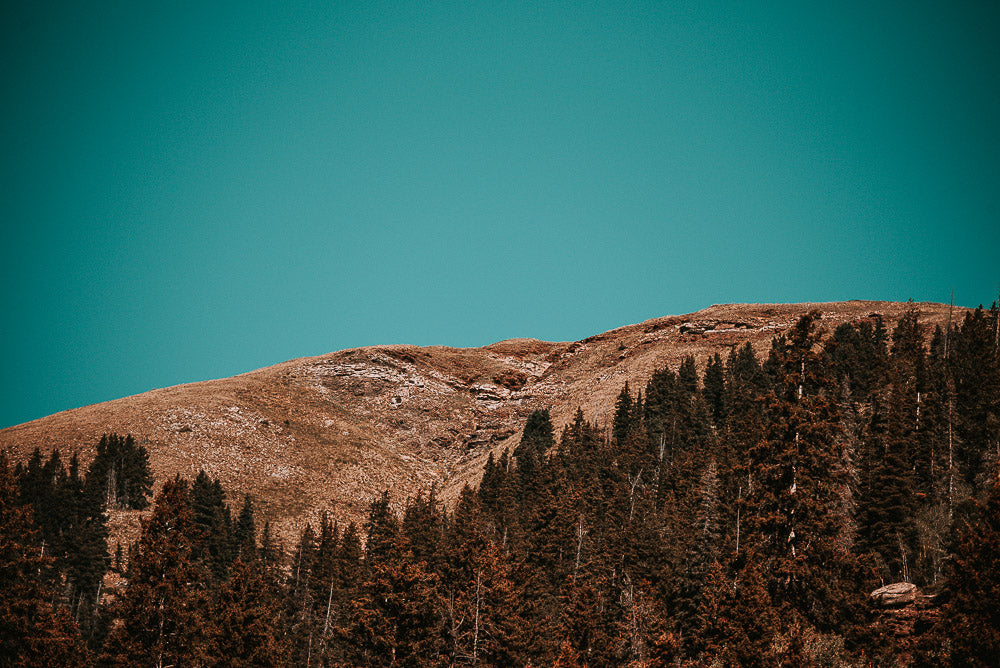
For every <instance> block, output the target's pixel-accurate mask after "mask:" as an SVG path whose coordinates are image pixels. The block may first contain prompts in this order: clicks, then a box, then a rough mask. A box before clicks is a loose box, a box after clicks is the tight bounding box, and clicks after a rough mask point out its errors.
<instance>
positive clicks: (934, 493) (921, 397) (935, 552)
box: [0, 305, 1000, 666]
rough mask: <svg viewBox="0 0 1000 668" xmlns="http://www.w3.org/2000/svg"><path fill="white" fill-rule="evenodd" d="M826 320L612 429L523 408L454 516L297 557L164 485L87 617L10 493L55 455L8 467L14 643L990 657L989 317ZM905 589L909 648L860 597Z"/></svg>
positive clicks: (580, 656) (234, 652) (682, 374)
mask: <svg viewBox="0 0 1000 668" xmlns="http://www.w3.org/2000/svg"><path fill="white" fill-rule="evenodd" d="M818 325H819V322H818V314H815V313H814V314H810V315H808V316H806V317H804V318H802V319H801V320H800V321H799V322H798V323H797V324H796V325H795V326H794V327H793V328H792V329H791V330H789V331H788V332H787V333H785V334H784V335H782V336H779V337H777V338H775V339H774V341H773V342H772V346H771V349H770V351H769V354H768V355H767V357H766V358H765V359H759V358H758V357H757V356H756V355H755V353H754V351H753V349H752V348H751V347H750V346H749V345H745V346H742V347H738V348H735V349H733V350H731V351H730V352H729V354H728V355H727V356H726V358H725V359H723V357H722V355H716V356H714V357H713V358H712V359H711V360H710V361H709V362H708V364H707V366H706V367H705V368H704V369H702V370H700V371H699V369H698V368H697V366H696V364H695V361H694V359H693V358H688V359H686V360H685V361H684V362H683V363H682V364H681V365H680V367H679V368H678V369H676V370H673V369H666V368H665V369H660V370H658V371H656V372H655V373H654V374H653V376H652V377H651V378H650V379H649V381H648V383H647V384H646V385H645V387H643V388H641V389H640V391H635V392H634V390H633V388H630V387H628V386H627V385H626V386H625V388H623V390H622V392H621V394H620V396H619V398H618V401H617V402H616V405H615V407H614V418H613V420H612V421H611V423H610V424H607V425H603V424H602V425H596V424H593V423H590V422H588V421H587V420H586V419H585V418H584V416H583V414H582V413H581V412H579V411H578V412H577V415H576V417H575V419H574V420H573V421H572V422H571V423H570V424H568V425H566V426H565V427H564V428H563V429H562V431H561V432H560V433H558V434H557V433H556V432H555V430H554V428H553V425H552V423H551V420H550V418H549V415H548V413H547V411H536V412H535V413H533V414H532V415H531V416H530V417H529V419H528V422H527V424H526V426H525V428H524V433H523V436H522V439H521V441H520V444H519V445H518V447H517V448H516V449H515V450H514V451H513V452H508V453H503V454H502V455H501V456H500V457H498V458H496V459H494V458H493V457H492V456H491V457H490V459H489V461H488V462H487V464H486V467H485V470H484V473H483V478H482V482H481V484H480V486H479V487H478V489H472V488H466V489H464V490H463V491H462V493H461V495H460V497H459V498H458V500H457V502H456V503H455V504H453V505H450V506H447V507H446V506H445V505H443V504H441V503H439V501H438V499H437V498H436V497H435V495H434V494H433V493H431V494H430V495H422V496H418V497H416V498H413V499H410V500H409V501H407V502H406V504H405V505H404V507H403V508H401V509H400V510H401V512H400V513H397V512H396V511H395V510H394V508H393V507H392V505H391V504H390V498H389V496H388V493H385V494H383V495H382V496H381V497H380V498H378V499H376V500H375V501H374V502H373V503H372V505H371V508H370V512H369V515H368V519H367V521H366V522H365V524H364V525H363V526H361V527H358V526H355V525H349V526H340V525H338V524H336V523H332V522H330V521H329V520H326V519H324V520H323V521H322V522H321V523H320V525H319V526H306V527H305V529H304V531H303V533H302V535H301V537H300V539H299V540H298V543H297V545H296V546H294V549H293V550H291V551H290V553H288V554H286V552H285V550H283V549H282V546H281V545H278V544H277V543H276V542H275V540H274V539H273V537H272V535H271V531H270V528H269V527H268V526H266V525H265V527H264V529H263V530H262V531H261V532H259V534H260V535H259V536H258V535H257V534H258V532H257V531H256V530H255V528H254V513H253V507H252V503H251V501H250V499H249V497H247V498H246V499H245V500H244V503H243V506H242V510H241V512H240V513H239V514H238V516H237V518H236V519H233V516H232V513H231V511H230V508H229V505H228V504H227V502H226V498H225V493H224V490H223V489H222V487H221V485H219V483H218V481H213V480H211V479H210V478H209V477H208V476H206V475H204V474H201V475H199V476H198V478H197V479H196V480H194V481H193V482H188V481H185V480H183V479H180V478H176V479H174V480H170V481H167V482H166V483H165V484H164V485H163V488H162V490H161V491H160V493H159V494H158V495H157V498H156V500H155V503H154V504H153V508H152V511H151V514H150V516H149V518H148V519H147V520H146V521H145V522H144V524H143V531H142V535H141V537H140V539H139V541H138V542H137V543H136V544H135V545H133V546H130V547H129V548H128V549H127V550H126V553H125V554H124V555H123V556H120V557H117V558H116V559H115V560H114V561H115V563H116V565H117V564H121V566H120V567H121V569H122V575H123V576H124V578H125V580H124V585H123V586H122V587H121V588H120V589H119V590H118V591H117V593H116V595H115V597H114V600H113V601H111V602H110V603H107V604H104V605H96V604H94V603H93V601H94V599H93V598H86V595H83V594H80V593H78V594H77V595H76V597H77V599H81V598H82V599H83V600H86V601H89V603H87V605H86V606H81V604H80V603H74V600H75V599H74V598H73V592H74V591H79V592H84V591H85V592H90V591H91V589H85V588H83V587H84V585H82V584H78V583H82V582H83V580H77V579H74V578H76V577H77V576H75V575H73V576H71V575H70V574H69V573H70V571H69V570H68V566H59V567H55V566H53V565H52V564H54V563H59V561H58V559H59V558H58V557H54V556H52V555H53V553H52V552H45V551H44V550H39V546H40V545H45V544H48V545H54V544H55V543H54V542H50V541H52V539H50V538H48V537H47V536H50V535H53V534H51V533H46V532H47V531H50V530H49V529H45V528H43V526H44V523H45V522H46V521H47V520H44V519H43V517H44V516H45V513H46V511H44V510H39V509H40V508H44V507H45V506H44V503H42V502H40V501H38V500H36V499H35V498H33V497H29V496H25V495H24V492H23V491H21V490H23V489H24V488H25V487H26V486H27V487H31V485H30V484H29V483H27V482H26V481H27V480H28V479H29V477H30V475H32V474H30V471H32V470H34V471H36V472H37V471H38V470H40V468H39V467H41V468H44V467H45V466H49V467H50V469H51V470H54V469H56V468H60V467H59V466H57V465H52V464H51V460H50V463H49V464H42V463H41V458H40V456H39V457H36V458H35V459H33V460H32V461H33V462H35V463H34V465H32V464H31V463H29V464H28V466H27V467H22V468H20V469H18V471H17V472H16V473H15V472H14V471H13V470H11V469H10V467H9V466H8V465H7V464H6V463H3V464H2V465H0V525H2V526H0V530H2V532H3V533H2V535H3V542H2V544H0V549H3V550H4V552H3V555H2V558H3V559H4V565H3V568H4V581H5V582H8V581H9V580H7V578H8V576H9V574H10V573H13V572H15V571H16V572H18V573H29V574H35V573H36V572H37V573H38V574H39V575H37V576H35V575H31V577H29V578H28V582H32V583H35V584H33V585H32V586H33V587H35V588H36V589H37V591H35V590H32V591H35V594H43V596H42V599H39V600H42V601H43V603H44V605H42V604H41V603H39V607H37V608H36V609H37V610H39V611H44V615H43V614H42V613H41V612H40V613H39V615H42V616H36V617H35V618H33V619H35V620H36V626H35V627H32V628H34V629H35V630H34V631H32V628H28V629H27V630H25V628H26V627H24V626H23V625H22V626H18V627H17V629H18V632H17V633H21V635H20V636H18V635H17V633H14V634H13V635H9V636H5V637H4V639H3V640H4V643H5V646H6V643H8V642H11V643H13V644H11V645H10V646H11V647H14V648H22V649H23V648H24V647H27V646H29V645H30V646H31V647H35V648H38V647H47V646H49V645H51V647H52V648H54V649H53V650H52V651H59V652H62V653H63V654H61V655H60V656H61V657H62V658H63V659H65V661H64V662H65V663H69V662H70V660H71V659H72V658H73V657H75V658H76V659H77V660H79V661H81V662H89V663H97V664H100V665H134V664H156V665H304V666H342V665H345V666H383V665H387V666H388V665H393V666H395V665H399V666H403V665H413V666H424V665H442V666H444V665H483V666H513V665H535V666H553V665H554V666H584V665H586V666H617V665H634V666H664V665H726V666H751V665H895V664H896V663H897V662H898V661H900V660H906V661H914V662H916V663H918V664H920V665H963V666H965V665H995V662H996V657H997V656H1000V630H998V629H1000V598H998V596H997V595H996V594H997V591H998V590H1000V488H998V486H997V482H996V480H997V464H998V459H1000V364H998V342H1000V341H998V334H1000V330H998V309H997V307H996V305H994V307H993V308H992V309H991V310H989V311H984V310H983V309H977V310H976V311H975V312H973V313H970V314H969V315H968V316H967V317H966V318H965V319H964V321H963V322H962V323H961V324H960V325H957V326H955V327H951V328H948V329H940V328H938V329H935V330H934V331H933V332H930V331H926V328H925V327H924V326H922V325H921V323H920V320H919V313H918V312H917V311H916V310H912V311H910V312H909V313H907V314H906V315H905V316H904V317H903V318H902V319H901V320H900V321H899V322H898V323H895V324H894V325H893V327H892V331H891V332H890V331H889V328H888V326H887V324H886V323H884V322H883V321H882V319H881V318H880V317H878V316H877V315H873V316H871V317H869V318H866V319H862V320H859V321H857V322H854V323H850V324H846V325H842V326H840V327H839V328H837V329H836V331H834V332H833V333H832V334H831V335H826V334H824V333H822V332H821V331H820V328H819V326H818ZM36 460H37V461H36ZM95 461H96V460H95ZM33 466H34V468H32V467H33ZM73 468H74V467H73V466H72V465H71V467H70V471H72V470H73ZM91 469H92V470H93V469H94V467H93V466H92V467H91ZM117 470H118V471H124V470H125V468H124V467H119V468H118V469H117ZM74 475H75V474H72V473H70V472H67V473H66V474H65V477H66V479H70V478H72V477H73V476H74ZM117 475H120V474H117ZM36 477H37V476H36ZM126 477H127V476H126ZM55 478H56V479H61V478H60V477H59V475H56V476H55ZM87 478H88V479H89V474H88V476H87ZM32 479H33V478H32ZM115 479H116V481H117V479H118V478H117V477H116V478H115ZM108 484H109V483H108V481H107V478H105V479H104V480H103V481H102V482H101V485H100V487H99V489H103V490H104V491H105V492H107V490H108ZM115 484H117V482H116V483H115ZM79 487H80V489H81V490H85V489H86V488H87V481H86V480H85V481H84V482H83V484H82V485H79ZM91 488H92V489H93V486H92V487H91ZM129 489H134V488H129ZM80 494H81V498H82V497H83V496H85V494H84V493H83V492H82V491H81V492H80ZM140 496H142V495H141V494H140V495H138V496H137V494H136V493H135V492H125V493H118V492H116V493H115V495H114V497H113V498H114V499H115V500H116V501H117V500H118V499H130V500H131V499H138V498H140ZM142 498H145V497H144V496H142ZM111 500H112V495H109V494H107V493H105V494H104V496H103V497H101V502H102V503H103V504H105V506H106V504H108V503H110V502H111ZM117 502H120V501H117ZM130 502H131V501H130ZM39 503H42V505H36V504H39ZM31 506H34V508H35V511H34V519H33V520H29V518H31V516H32V515H31V510H30V508H31ZM97 514H98V515H100V512H98V513H97ZM88 517H89V516H88ZM67 526H69V525H67ZM74 526H75V525H74ZM12 541H13V543H14V544H16V545H18V546H20V547H19V548H18V550H20V551H17V550H15V551H14V552H11V551H10V550H8V549H7V547H6V546H8V545H10V544H12ZM43 541H45V542H43ZM50 549H52V548H50ZM69 552H72V550H68V551H67V554H68V553H69ZM15 553H16V554H15ZM18 555H20V556H18ZM104 557H105V558H107V553H106V552H105V553H104ZM8 559H11V560H12V561H11V562H10V564H13V565H10V564H8ZM19 560H20V561H19ZM122 562H124V563H123V564H122ZM9 569H15V570H14V571H10V570H9ZM50 571H52V572H58V573H60V574H59V575H57V576H52V575H43V574H46V573H49V572H50ZM102 574H103V571H102ZM896 581H909V582H914V583H916V584H918V585H920V586H921V587H923V588H924V589H925V590H927V591H930V592H931V593H937V594H938V598H937V600H938V602H939V605H938V607H939V609H940V615H939V621H937V622H936V623H932V621H933V618H928V621H927V622H926V623H925V624H924V626H920V625H919V624H918V626H917V627H916V628H915V632H916V633H917V636H918V637H917V638H916V639H909V640H907V641H906V643H907V644H906V646H905V647H904V646H901V645H900V640H899V639H897V638H895V637H894V636H893V635H892V633H891V632H890V630H889V629H887V628H885V627H884V626H883V625H882V624H881V623H879V621H878V618H877V617H876V615H875V613H874V612H873V610H872V607H871V605H870V604H869V602H868V600H867V597H868V593H869V592H870V591H871V590H872V589H874V588H876V587H878V586H880V585H882V584H887V583H891V582H896ZM70 582H73V583H74V584H73V585H72V587H73V588H67V587H69V585H68V583H70ZM87 582H90V583H91V584H89V585H87V586H88V587H91V588H92V586H93V583H94V582H96V584H97V586H98V587H99V586H100V581H99V580H97V581H94V580H87ZM60 588H61V589H60ZM74 588H75V589H74ZM58 592H62V593H58ZM30 595H33V594H32V592H29V591H27V590H26V591H25V594H24V596H26V597H28V596H30ZM88 595H89V594H88ZM43 599H44V600H43ZM4 606H5V608H4V609H3V610H2V611H0V621H3V620H4V619H7V618H8V617H9V618H10V619H15V618H17V615H18V614H20V613H19V611H22V610H23V609H24V607H23V606H22V607H17V606H16V605H11V604H9V603H5V604H4ZM45 615H48V616H45ZM88 616H89V618H90V619H89V621H88V620H86V619H85V618H86V617H88ZM37 620H42V621H37ZM45 624H48V625H49V626H46V627H45V628H46V629H49V630H48V631H46V633H49V635H48V636H43V637H42V638H41V639H40V640H38V639H36V638H38V637H39V636H38V634H39V633H41V632H40V631H38V629H41V628H42V626H44V625H45ZM0 627H2V628H5V629H6V628H7V625H6V624H3V625H0ZM11 628H14V627H11ZM32 633H35V635H32ZM9 638H13V639H12V640H9ZM18 643H20V644H18ZM31 643H35V644H34V645H31ZM24 651H27V650H24ZM4 656H14V655H13V654H8V653H6V652H5V653H4ZM49 663H51V662H49ZM25 665H29V664H25ZM59 665H61V664H59Z"/></svg>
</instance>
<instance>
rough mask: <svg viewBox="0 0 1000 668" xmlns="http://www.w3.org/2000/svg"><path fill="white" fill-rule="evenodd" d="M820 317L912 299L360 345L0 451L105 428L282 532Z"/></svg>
mask: <svg viewBox="0 0 1000 668" xmlns="http://www.w3.org/2000/svg"><path fill="white" fill-rule="evenodd" d="M917 307H918V308H919V309H920V311H921V314H922V316H921V322H922V323H923V324H929V325H932V326H933V325H935V324H940V325H942V326H943V325H945V324H946V323H947V321H948V318H949V307H948V306H947V305H943V304H931V303H922V304H917ZM814 308H815V309H818V310H819V311H821V313H822V322H821V325H822V327H823V328H824V329H826V330H827V331H828V332H832V331H833V329H834V328H835V327H836V326H837V325H839V324H840V323H842V322H845V321H850V320H854V319H858V318H864V317H867V316H868V315H869V314H872V313H880V314H881V315H882V316H883V317H884V318H885V319H886V321H887V324H888V325H890V327H891V324H892V323H893V322H894V321H895V319H896V318H898V317H899V316H900V315H901V314H902V312H903V311H904V310H905V309H906V308H907V304H904V303H898V302H870V301H849V302H836V303H818V304H788V305H774V304H733V305H723V306H712V307H710V308H707V309H704V310H701V311H698V312H695V313H691V314H688V315H683V316H668V317H662V318H656V319H653V320H648V321H646V322H643V323H639V324H636V325H629V326H626V327H621V328H618V329H615V330H612V331H609V332H605V333H603V334H599V335H596V336H591V337H589V338H586V339H583V340H582V341H576V342H563V343H551V342H545V341H538V340H534V339H512V340H508V341H501V342H499V343H495V344H492V345H489V346H484V347H481V348H446V347H439V346H431V347H417V346H408V345H389V346H372V347H365V348H355V349H350V350H343V351H339V352H335V353H330V354H327V355H321V356H318V357H309V358H302V359H297V360H292V361H289V362H285V363H282V364H278V365H275V366H272V367H267V368H264V369H259V370H257V371H252V372H249V373H246V374H242V375H239V376H235V377H232V378H226V379H221V380H212V381H206V382H200V383H192V384H188V385H180V386H176V387H170V388H165V389H159V390H153V391H150V392H146V393H144V394H140V395H136V396H132V397H126V398H123V399H118V400H115V401H109V402H106V403H102V404H95V405H92V406H87V407H83V408H78V409H75V410H70V411H65V412H61V413H57V414H54V415H51V416H48V417H45V418H41V419H39V420H34V421H32V422H28V423H25V424H22V425H17V426H13V427H9V428H7V429H3V430H0V448H3V449H5V450H8V451H11V452H12V453H13V455H14V456H15V457H24V456H26V455H27V454H28V453H30V451H31V450H32V449H34V448H35V447H41V448H42V449H43V450H48V449H50V448H51V447H52V446H59V447H60V448H61V449H62V450H63V452H71V451H73V450H78V451H79V452H80V453H81V455H82V456H83V457H84V459H86V457H87V455H88V453H89V452H90V451H91V450H92V448H93V445H94V444H95V443H96V441H97V439H98V438H99V437H100V435H101V434H102V433H104V432H111V431H114V432H119V433H131V434H133V435H135V437H136V439H137V440H138V441H139V442H140V443H143V444H145V445H146V447H147V448H148V450H149V452H150V461H151V464H152V467H153V470H154V474H155V476H156V479H157V481H158V482H162V481H163V480H165V479H167V478H168V477H172V476H173V475H175V474H177V473H180V474H182V475H187V476H192V475H194V474H196V473H197V472H198V470H199V469H204V470H205V471H207V472H208V473H210V474H211V475H213V476H216V477H218V478H219V479H220V480H221V481H222V483H223V485H224V486H225V487H226V489H227V490H231V492H232V493H233V494H234V496H235V495H237V494H238V495H242V493H244V492H250V493H251V494H253V495H254V497H255V499H257V501H258V503H259V507H260V509H261V511H262V513H263V515H264V516H265V517H268V518H270V519H272V520H275V521H276V522H277V524H278V525H279V526H280V527H281V528H282V533H283V534H284V535H285V536H286V538H287V537H290V536H292V535H293V530H294V528H295V525H296V524H297V523H298V522H301V521H302V520H303V519H306V518H308V519H315V518H316V517H317V516H318V515H319V514H320V513H322V512H323V511H330V512H332V513H333V515H334V516H335V517H337V518H338V519H353V520H360V519H362V517H363V514H364V513H365V511H366V510H367V507H368V504H369V503H370V501H371V500H372V499H373V498H374V497H375V495H377V494H378V493H380V492H381V491H382V490H385V489H389V490H391V494H392V497H393V499H394V500H395V501H402V500H403V499H404V498H405V497H407V496H409V495H411V494H413V493H415V492H417V491H418V490H426V489H429V488H430V487H432V486H434V487H436V488H437V489H438V490H439V491H440V494H441V495H442V496H443V497H444V498H445V499H450V498H454V496H455V495H456V494H457V492H458V491H459V490H460V489H461V488H462V486H463V485H464V484H466V483H476V482H477V480H478V477H479V475H480V473H481V469H482V464H483V462H484V461H485V459H486V457H487V455H488V454H489V453H490V452H498V451H500V450H502V449H503V448H504V447H507V446H510V445H512V444H513V443H514V442H516V439H517V438H518V436H519V432H520V429H521V427H522V426H523V424H524V420H525V418H526V417H527V416H528V414H529V413H530V412H531V411H532V410H534V409H536V408H543V407H545V408H549V409H550V410H551V413H552V419H553V423H554V424H555V425H556V427H557V429H558V428H560V427H561V426H562V425H563V424H564V423H565V422H567V421H568V420H569V418H570V416H571V415H572V414H573V412H575V411H576V409H577V407H580V408H582V410H583V412H584V414H585V415H586V417H587V418H588V419H589V420H593V421H595V422H596V423H598V424H603V423H604V422H606V415H605V411H607V410H608V409H609V408H610V407H611V406H612V405H613V402H614V399H615V397H616V396H617V394H618V393H619V392H620V391H621V388H622V385H623V384H624V383H625V382H626V381H629V382H630V383H632V384H633V386H634V387H641V386H642V385H643V384H644V383H645V382H646V380H648V378H649V376H650V375H651V373H652V372H653V370H654V369H656V368H659V367H662V366H664V365H669V366H671V367H676V366H677V365H678V364H679V363H680V361H681V360H682V359H683V358H684V357H685V356H687V355H689V354H691V355H694V356H695V359H696V361H697V363H698V366H699V368H701V367H702V366H703V365H704V363H705V361H706V359H707V357H708V356H709V355H711V354H713V353H715V352H717V351H723V352H724V351H726V350H728V349H729V348H730V347H731V346H734V345H739V344H742V343H743V342H744V341H747V340H749V341H750V342H751V343H752V345H753V346H754V348H755V349H756V350H757V352H758V354H761V355H766V350H767V348H768V347H769V344H770V340H771V338H772V337H773V336H774V335H776V334H779V333H781V332H782V331H783V330H785V329H786V328H787V327H789V326H790V325H791V324H792V323H793V322H794V321H795V320H796V319H797V318H798V317H799V316H801V315H802V314H804V313H805V312H807V311H808V310H810V309H814ZM963 314H964V309H955V312H954V314H953V316H952V317H953V318H954V319H956V320H957V319H958V318H959V317H961V316H962V315H963ZM118 521H119V522H121V521H123V518H118Z"/></svg>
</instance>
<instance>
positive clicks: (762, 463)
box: [746, 312, 861, 630]
mask: <svg viewBox="0 0 1000 668" xmlns="http://www.w3.org/2000/svg"><path fill="white" fill-rule="evenodd" d="M817 319H818V313H815V312H813V313H810V314H808V315H806V316H804V317H803V318H801V319H800V320H799V321H798V323H796V325H795V326H794V327H793V328H792V330H791V331H790V332H789V334H788V337H787V338H782V339H780V340H778V341H776V343H775V345H774V346H773V348H772V356H771V360H772V362H771V364H772V373H773V374H774V375H775V377H776V378H777V379H778V385H777V387H776V390H775V391H774V392H773V393H772V394H771V397H770V401H769V407H768V426H767V430H766V435H765V438H764V439H763V440H762V441H761V442H760V443H759V444H758V445H756V446H755V447H754V448H753V449H752V450H751V452H750V453H749V455H750V464H751V469H750V475H751V480H752V483H753V487H752V491H751V492H750V493H749V495H748V499H747V500H748V503H747V505H748V510H749V511H750V512H749V516H748V517H747V523H746V526H747V528H748V534H747V543H748V544H749V545H752V547H754V548H755V550H756V551H757V552H758V554H759V556H760V558H761V559H762V560H763V561H762V563H761V564H760V567H761V569H762V571H763V572H765V573H767V574H768V575H769V577H770V578H771V588H772V589H771V594H772V597H773V598H774V599H775V600H780V601H782V602H785V603H787V605H788V606H789V608H790V609H791V610H793V611H795V613H797V614H798V615H801V616H802V618H803V619H804V620H806V621H807V622H808V623H809V624H811V625H813V626H816V627H817V628H819V629H820V630H826V629H832V628H837V627H838V626H839V625H840V624H842V623H844V621H845V620H847V619H853V618H854V617H855V616H856V615H857V614H858V613H859V610H860V606H861V600H860V597H859V595H858V594H857V591H858V590H857V579H859V571H858V566H857V562H856V560H855V559H854V558H853V556H852V555H851V554H850V552H849V548H850V534H849V527H848V519H849V518H848V511H849V507H847V503H846V501H847V495H848V493H849V482H850V477H849V473H848V465H849V462H848V461H847V456H846V453H845V451H844V443H843V440H842V438H841V432H840V420H839V415H838V410H837V404H836V403H834V402H833V401H831V399H830V398H829V397H830V393H831V391H832V390H833V389H834V388H835V382H834V379H833V377H832V375H831V374H830V373H829V360H828V358H827V357H826V356H825V354H824V352H823V350H822V349H821V348H820V335H819V333H818V332H817V331H816V324H815V323H816V320H817Z"/></svg>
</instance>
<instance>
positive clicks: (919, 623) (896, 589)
mask: <svg viewBox="0 0 1000 668" xmlns="http://www.w3.org/2000/svg"><path fill="white" fill-rule="evenodd" d="M870 600H871V602H872V605H873V606H874V620H873V621H874V623H873V627H872V628H873V630H874V631H876V632H877V633H879V634H884V635H885V636H886V637H887V638H889V639H890V641H891V642H892V646H893V648H894V649H895V651H896V656H895V660H896V665H898V666H912V665H914V661H915V660H914V650H915V649H916V646H917V643H918V642H919V639H920V637H921V636H922V635H923V634H925V633H927V632H928V631H929V630H930V629H931V628H933V627H934V625H935V624H937V623H938V622H939V620H940V619H941V610H940V608H938V607H937V606H936V605H935V603H934V599H933V598H932V597H930V596H927V595H926V594H924V593H922V592H921V591H920V590H919V589H918V588H917V586H916V585H914V584H910V583H909V582H896V583H893V584H890V585H886V586H885V587H880V588H878V589H876V590H875V591H873V592H872V593H871V595H870Z"/></svg>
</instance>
